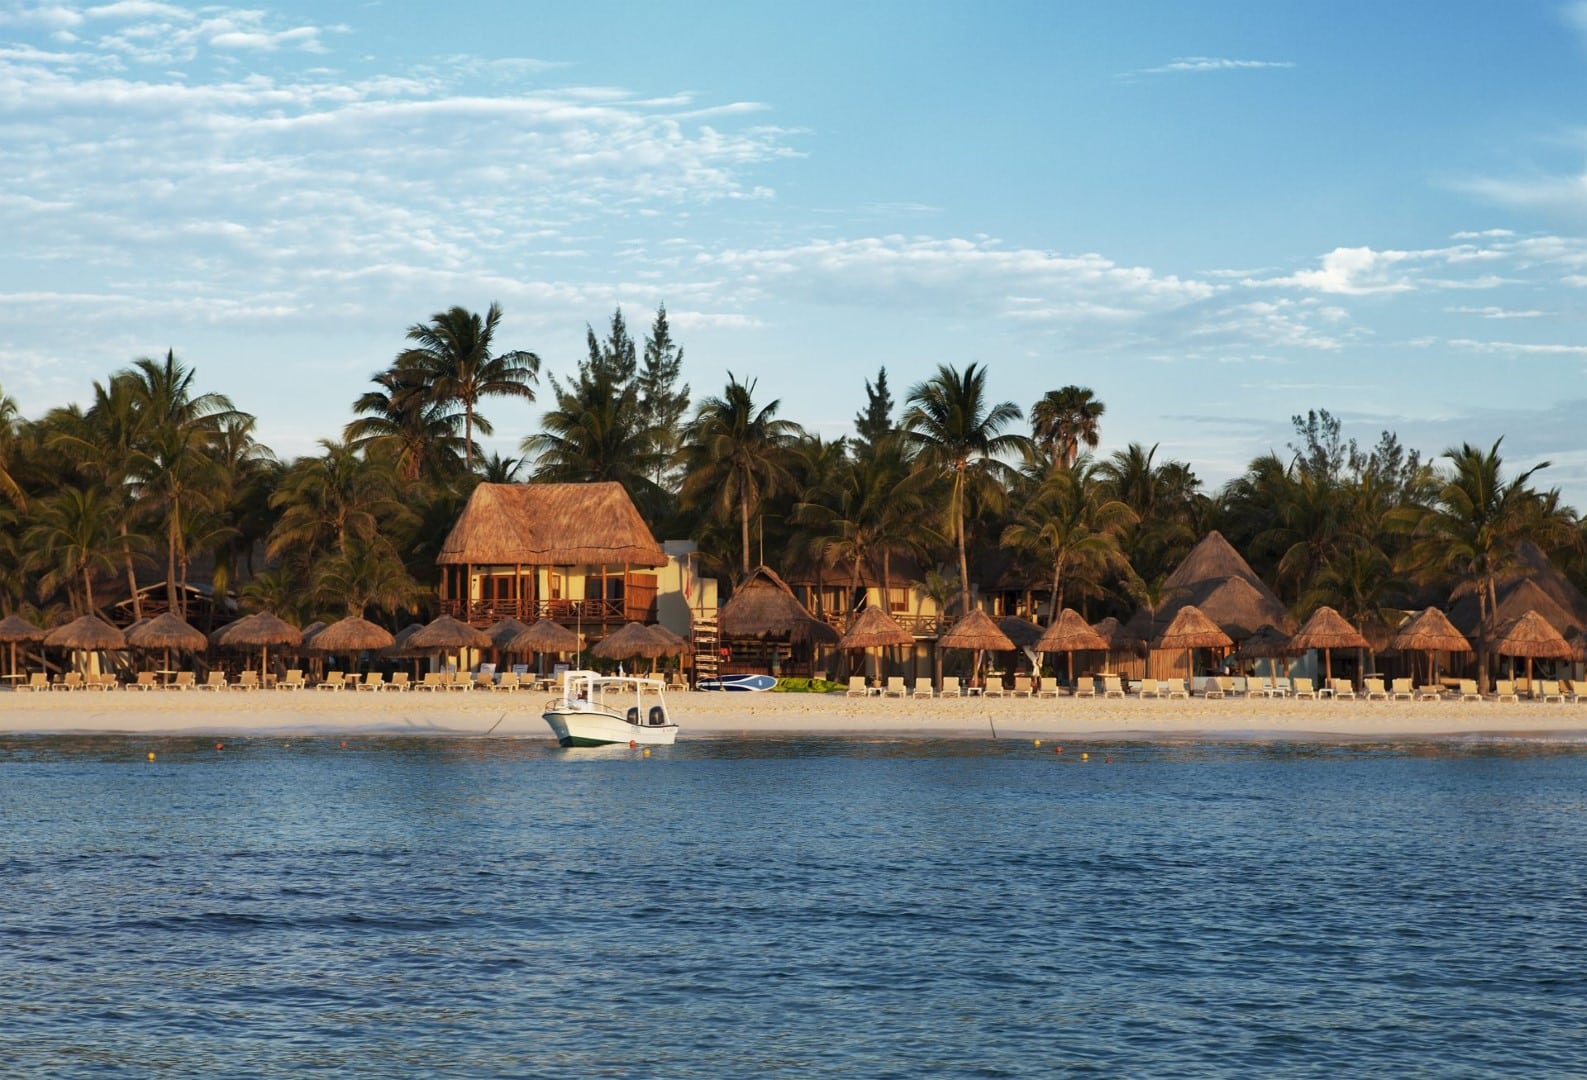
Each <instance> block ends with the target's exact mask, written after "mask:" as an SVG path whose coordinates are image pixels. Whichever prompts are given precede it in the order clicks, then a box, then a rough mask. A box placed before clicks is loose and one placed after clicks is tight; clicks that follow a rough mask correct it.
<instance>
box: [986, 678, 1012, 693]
mask: <svg viewBox="0 0 1587 1080" xmlns="http://www.w3.org/2000/svg"><path fill="white" fill-rule="evenodd" d="M1007 692H1008V691H1007V690H1005V689H1004V687H1003V676H1001V675H990V676H988V677H987V680H986V688H985V689H983V690H982V691H981V696H982V697H1002V696H1003V695H1004V694H1005V693H1007Z"/></svg>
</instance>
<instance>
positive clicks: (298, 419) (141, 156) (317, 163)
mask: <svg viewBox="0 0 1587 1080" xmlns="http://www.w3.org/2000/svg"><path fill="white" fill-rule="evenodd" d="M0 236H3V237H4V241H3V247H0V252H3V253H4V256H5V257H4V258H3V259H0V388H3V390H4V392H5V393H7V394H9V395H10V396H12V397H13V398H15V399H16V400H17V402H18V404H19V406H20V407H21V410H22V412H23V414H24V415H25V416H29V417H37V416H39V415H42V414H43V413H44V412H45V411H46V410H48V409H49V408H52V407H55V406H59V405H63V404H66V403H68V402H78V403H86V402H87V401H89V400H91V395H92V386H93V383H94V381H95V380H100V381H102V380H104V379H105V378H107V377H108V376H109V375H110V374H111V373H112V372H114V371H116V370H118V369H121V368H124V367H126V366H128V365H129V364H130V363H131V362H132V361H133V360H134V359H135V358H137V357H140V356H159V355H163V354H164V352H165V350H166V349H167V348H172V349H174V350H175V351H176V354H177V356H178V358H179V359H181V360H182V361H184V362H185V363H188V364H190V365H192V366H193V367H194V368H196V370H197V372H198V378H197V382H198V384H199V385H200V387H201V388H202V389H203V390H206V391H207V390H214V391H219V392H221V393H224V394H226V395H228V396H230V398H231V399H232V401H233V402H234V403H235V404H236V405H237V407H239V408H241V409H243V410H245V411H247V412H250V413H253V414H254V415H255V416H256V417H257V418H258V428H257V435H258V437H259V439H260V440H261V441H263V442H264V443H266V444H267V445H269V446H270V447H272V448H273V449H274V450H275V451H276V452H277V454H279V455H280V456H282V457H284V458H291V457H293V456H296V455H299V454H305V453H312V452H314V451H315V449H316V443H317V441H318V440H320V439H331V438H337V437H339V436H340V433H341V430H342V428H343V427H344V426H345V424H346V423H347V422H348V421H349V420H350V419H352V418H353V414H352V402H353V401H354V400H355V399H356V398H357V397H358V396H359V395H361V394H362V393H364V392H365V391H366V390H368V389H370V388H371V386H370V383H369V380H370V378H371V376H373V375H374V374H375V373H376V372H378V371H380V370H382V369H383V368H385V367H387V366H388V365H389V364H390V362H391V361H392V359H393V358H394V357H395V355H396V354H397V353H398V352H399V351H401V349H402V348H403V347H404V344H405V342H404V333H405V331H406V330H407V328H408V327H410V326H412V325H413V324H415V323H420V322H423V321H425V320H427V319H428V318H429V317H430V316H431V315H432V314H433V313H435V312H439V311H442V310H444V309H446V308H450V307H452V306H454V305H461V306H463V307H465V308H469V309H470V310H475V311H480V312H483V311H484V310H485V309H486V308H487V307H488V306H489V305H490V304H491V303H492V302H493V301H494V302H499V303H500V304H501V306H502V309H503V312H504V317H503V320H502V323H501V327H500V330H499V331H498V336H497V346H498V348H499V349H501V350H506V349H529V350H532V351H534V352H535V353H537V354H538V355H539V356H540V357H541V358H542V361H543V365H544V371H545V372H546V373H548V374H556V375H559V376H562V375H566V374H568V373H570V372H572V371H573V370H574V369H575V368H576V365H577V363H578V361H579V359H580V358H581V356H582V355H583V354H584V334H585V327H586V325H589V326H593V327H594V328H595V329H596V330H597V332H604V330H605V328H606V326H607V323H608V321H609V319H610V316H611V313H612V312H613V310H614V309H616V308H617V307H619V306H620V307H621V308H622V309H623V312H624V315H625V317H626V318H627V320H628V322H629V325H630V328H631V329H632V330H633V332H634V335H635V337H636V338H638V337H642V333H643V331H644V330H645V329H647V328H648V326H649V324H650V321H651V318H652V317H653V315H654V312H655V310H656V308H657V306H658V305H660V304H665V305H666V308H667V311H668V315H669V318H670V321H671V324H672V328H673V333H674V336H675V337H676V338H677V339H678V341H679V342H680V344H681V345H682V346H683V348H684V352H685V365H684V378H685V379H686V381H687V382H688V383H689V384H690V386H691V387H692V389H693V392H694V396H695V398H696V399H698V398H700V397H703V396H705V395H708V394H719V393H720V392H721V390H722V388H723V386H724V385H725V384H726V382H727V378H728V373H729V372H732V373H733V374H734V375H736V376H738V377H739V378H740V379H742V380H749V379H753V380H755V381H756V391H755V393H756V399H757V400H758V401H763V402H770V401H773V400H776V401H778V402H780V406H779V411H778V415H780V416H781V417H783V418H786V419H791V420H795V421H798V422H799V423H801V424H803V425H804V426H805V427H806V428H808V429H809V430H811V431H813V432H816V433H819V434H821V435H824V436H827V437H829V438H836V437H838V436H840V435H843V434H847V433H848V432H850V431H851V430H852V422H853V418H854V416H855V414H856V413H857V412H859V411H860V409H861V408H862V407H863V405H864V400H865V394H864V384H865V381H866V380H867V379H871V380H874V378H875V376H876V373H877V371H878V370H879V369H880V368H882V367H885V368H886V370H887V378H888V383H889V386H890V387H891V388H892V390H893V393H894V396H895V398H896V399H898V400H899V401H900V402H901V401H902V400H903V399H904V398H905V397H906V396H907V394H908V391H909V388H910V387H911V386H913V385H915V384H917V383H919V382H921V381H922V380H924V379H927V378H929V377H931V375H932V374H934V373H935V371H936V370H937V367H938V365H941V364H952V365H954V366H956V367H958V368H960V369H962V368H964V367H965V366H966V365H968V364H971V363H975V364H984V365H985V366H986V368H987V370H988V373H989V375H988V381H989V389H990V392H991V394H992V396H993V398H994V400H998V401H1002V400H1010V401H1013V402H1014V403H1016V404H1017V405H1019V406H1020V407H1021V408H1023V409H1025V410H1027V411H1028V410H1029V408H1030V405H1031V403H1033V402H1034V401H1036V400H1037V399H1038V398H1040V397H1041V395H1042V394H1043V393H1045V392H1046V391H1047V390H1050V389H1055V388H1058V387H1061V386H1064V385H1068V384H1079V385H1083V386H1088V387H1090V388H1092V390H1093V391H1094V392H1095V393H1096V395H1097V396H1098V397H1099V398H1101V399H1102V401H1103V402H1104V403H1105V404H1106V407H1107V411H1106V413H1105V415H1104V417H1103V420H1102V446H1101V448H1100V449H1101V452H1102V453H1104V454H1106V453H1109V452H1111V451H1113V450H1116V449H1119V448H1121V447H1123V446H1124V445H1125V444H1127V443H1129V442H1132V441H1133V442H1141V443H1145V444H1147V445H1152V444H1157V445H1158V446H1159V450H1158V455H1159V458H1160V459H1161V458H1177V459H1180V460H1184V461H1188V462H1189V463H1190V464H1191V465H1192V466H1193V467H1194V468H1195V470H1196V472H1197V474H1198V475H1199V476H1201V477H1202V479H1203V480H1204V481H1206V482H1207V483H1208V485H1209V486H1212V487H1215V486H1216V485H1218V484H1220V483H1222V482H1223V481H1224V480H1227V479H1228V478H1229V477H1230V476H1232V475H1235V474H1237V473H1239V472H1240V471H1241V470H1242V469H1243V468H1244V467H1245V465H1246V464H1247V463H1248V462H1249V461H1250V459H1251V458H1253V457H1255V456H1257V455H1259V454H1262V453H1265V452H1267V451H1269V450H1276V451H1280V452H1285V450H1286V447H1287V444H1288V443H1290V442H1291V441H1293V438H1294V436H1293V432H1292V429H1291V425H1290V417H1291V416H1293V415H1295V414H1297V413H1304V412H1306V411H1307V410H1308V409H1314V408H1322V409H1328V410H1329V411H1330V412H1332V413H1334V414H1335V415H1336V416H1338V417H1340V418H1341V419H1342V420H1343V422H1344V426H1345V434H1346V435H1347V436H1352V437H1355V438H1357V439H1359V440H1360V441H1361V442H1362V443H1363V444H1364V445H1370V444H1372V443H1374V442H1375V441H1376V440H1377V438H1378V435H1379V433H1380V432H1381V431H1384V430H1392V431H1395V432H1397V433H1398V434H1399V436H1400V438H1401V440H1402V442H1404V443H1405V444H1406V445H1408V446H1410V447H1413V448H1417V449H1420V450H1422V451H1423V452H1424V453H1425V454H1429V455H1437V454H1439V453H1441V452H1442V451H1443V450H1445V449H1446V448H1448V447H1450V446H1453V445H1458V444H1460V443H1462V442H1471V443H1476V444H1480V445H1483V446H1487V445H1488V444H1491V443H1492V442H1493V441H1494V440H1495V439H1498V438H1500V437H1503V439H1504V444H1503V447H1502V453H1503V455H1504V457H1505V460H1506V462H1507V463H1509V464H1510V465H1512V466H1513V467H1514V469H1516V470H1519V469H1521V468H1526V467H1530V466H1532V465H1535V464H1537V463H1538V462H1539V461H1543V460H1548V461H1551V462H1552V465H1551V467H1550V468H1549V469H1547V470H1545V471H1544V472H1542V473H1540V474H1538V476H1537V478H1536V479H1537V480H1538V481H1539V482H1541V483H1544V484H1546V485H1549V486H1558V487H1560V488H1561V489H1562V491H1563V492H1564V494H1565V496H1566V498H1567V499H1568V500H1569V501H1570V502H1572V503H1573V504H1574V505H1575V506H1577V507H1578V508H1582V509H1587V424H1584V418H1587V318H1584V313H1587V302H1584V301H1587V0H1573V2H1560V0H1548V2H1531V0H1510V2H1506V3H1502V4H1496V3H1490V2H1469V3H1468V2H1460V0H1437V2H1420V0H1400V2H1396V3H1393V4H1383V3H1380V2H1355V0H1340V2H1323V0H1318V2H1314V3H1307V2H1299V0H1294V2H1286V0H1278V2H1273V0H1253V2H1249V3H1242V2H1238V0H1231V2H1224V3H1216V4H1214V3H1198V2H1183V3H1171V2H1168V0H1162V2H1158V3H1138V2H1131V0H1119V2H1113V3H1108V4H1080V3H1056V2H1050V0H1049V2H1035V3H1020V2H1015V0H1009V2H1005V3H997V4H985V3H968V2H967V3H933V2H929V0H913V2H907V3H891V2H885V0H876V2H869V3H865V4H853V3H845V2H834V3H799V4H772V3H741V2H724V3H690V2H687V0H681V2H678V3H673V4H665V5H663V4H659V3H629V4H618V3H600V2H581V3H578V4H568V3H555V4H552V3H529V2H500V3H486V2H470V0H457V2H454V3H451V4H446V5H440V4H429V3H418V2H402V3H399V2H393V0H384V2H381V0H372V2H353V0H347V2H336V0H320V2H316V3H306V2H296V3H292V2H289V3H269V2H268V0H267V2H266V3H263V4H257V5H255V4H250V6H248V7H246V8H244V7H235V8H234V7H229V6H226V5H225V4H224V3H218V4H217V3H205V4H181V3H165V2H154V0H121V2H112V3H107V4H74V3H52V2H49V0H45V2H42V3H36V2H33V0H25V2H21V3H16V2H11V0H0ZM549 396H550V389H549V386H548V385H547V383H546V380H545V379H544V378H542V380H541V386H540V397H541V400H540V402H537V403H522V402H516V401H505V400H494V401H489V402H487V403H485V404H484V405H483V406H482V407H481V411H482V412H483V413H484V414H485V415H486V416H488V417H489V418H490V419H491V420H493V421H494V422H495V425H496V434H495V436H494V437H493V438H492V439H488V440H485V443H486V447H487V449H489V450H494V451H498V452H501V453H503V454H507V455H512V454H514V453H515V452H516V447H517V444H518V441H519V440H520V439H521V438H522V437H523V436H524V435H526V434H529V433H531V432H533V431H535V430H537V429H538V423H539V418H540V416H541V414H542V412H543V410H544V407H545V405H544V403H545V401H546V400H547V399H548V398H549Z"/></svg>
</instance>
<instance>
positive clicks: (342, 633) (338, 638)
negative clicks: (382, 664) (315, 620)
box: [305, 615, 412, 653]
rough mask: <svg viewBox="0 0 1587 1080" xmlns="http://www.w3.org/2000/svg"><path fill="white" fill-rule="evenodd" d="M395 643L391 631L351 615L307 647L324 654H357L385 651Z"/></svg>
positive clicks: (336, 623) (332, 625) (339, 620)
mask: <svg viewBox="0 0 1587 1080" xmlns="http://www.w3.org/2000/svg"><path fill="white" fill-rule="evenodd" d="M306 636H307V635H305V637H306ZM409 640H410V641H411V640H412V639H411V638H410V639H409ZM394 641H396V638H394V637H392V636H391V632H390V631H389V630H386V629H385V628H383V627H379V626H376V625H375V624H374V623H372V622H370V621H369V620H368V619H363V618H360V617H359V616H357V615H349V616H347V618H345V619H338V620H337V621H336V622H333V623H331V625H329V626H327V627H326V628H325V629H323V630H321V631H320V632H319V633H317V634H315V635H314V638H313V641H312V642H311V643H309V644H308V645H307V646H306V647H307V648H310V649H313V650H314V651H315V652H322V653H355V652H363V651H364V650H365V649H384V648H385V647H386V646H387V645H390V644H392V643H393V642H394Z"/></svg>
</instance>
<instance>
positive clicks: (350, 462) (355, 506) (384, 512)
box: [266, 439, 408, 567]
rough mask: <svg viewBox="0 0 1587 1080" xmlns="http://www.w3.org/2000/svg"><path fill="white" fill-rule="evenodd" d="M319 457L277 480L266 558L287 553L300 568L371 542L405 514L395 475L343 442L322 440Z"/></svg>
mask: <svg viewBox="0 0 1587 1080" xmlns="http://www.w3.org/2000/svg"><path fill="white" fill-rule="evenodd" d="M320 446H321V447H322V448H323V449H324V453H322V454H321V455H319V456H318V457H309V458H299V459H298V460H297V461H295V462H294V463H293V464H292V466H291V468H289V469H288V470H287V471H286V474H285V475H284V476H282V478H281V482H280V484H279V486H278V487H277V488H276V492H275V494H274V495H272V496H271V497H270V505H271V506H272V507H274V508H276V509H279V510H281V511H282V513H281V517H280V519H279V520H278V521H277V522H276V526H275V528H274V529H272V530H271V531H270V540H269V544H268V546H267V548H266V554H268V555H269V556H270V557H271V558H280V557H283V556H287V555H292V556H294V557H296V558H297V559H298V560H299V563H300V565H301V566H304V567H307V566H310V565H312V564H314V563H315V562H316V561H317V560H318V558H319V556H320V555H321V554H322V553H325V552H334V553H337V554H342V555H345V554H346V553H347V551H348V549H349V546H350V545H351V544H353V543H355V542H356V543H360V544H373V543H374V542H375V541H376V540H377V539H378V538H379V537H380V536H381V533H382V530H383V529H385V528H386V527H387V526H388V524H390V523H392V522H394V521H397V520H400V519H401V518H402V517H404V516H405V515H406V514H407V512H408V511H407V510H406V508H405V507H404V504H403V503H402V501H401V500H400V499H399V498H398V496H397V485H396V482H395V477H394V475H393V474H392V473H391V472H390V471H389V470H388V469H385V468H383V467H382V464H381V463H380V462H378V461H371V460H369V459H368V458H366V457H363V456H362V455H360V454H359V453H358V452H357V451H355V450H354V449H353V448H352V446H351V445H349V444H348V443H346V442H340V443H335V442H331V441H330V440H328V439H322V440H321V441H320Z"/></svg>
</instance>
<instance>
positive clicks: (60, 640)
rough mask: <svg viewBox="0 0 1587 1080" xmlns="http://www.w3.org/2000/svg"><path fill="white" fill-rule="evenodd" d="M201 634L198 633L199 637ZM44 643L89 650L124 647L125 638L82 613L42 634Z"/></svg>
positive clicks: (117, 631)
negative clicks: (80, 616)
mask: <svg viewBox="0 0 1587 1080" xmlns="http://www.w3.org/2000/svg"><path fill="white" fill-rule="evenodd" d="M203 636H204V635H202V634H200V635H199V637H203ZM44 644H46V645H48V646H49V647H50V648H52V649H76V650H79V651H83V652H89V651H95V650H99V649H125V648H126V647H127V638H126V635H124V634H123V633H122V632H121V631H120V630H117V629H116V628H115V627H114V626H111V625H110V624H109V623H107V622H106V621H105V620H104V619H101V618H100V617H99V616H98V615H84V616H83V617H82V618H80V619H74V620H72V621H71V622H69V623H67V624H66V625H65V626H57V627H56V628H55V629H53V630H51V631H50V632H49V633H48V634H46V635H44Z"/></svg>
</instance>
